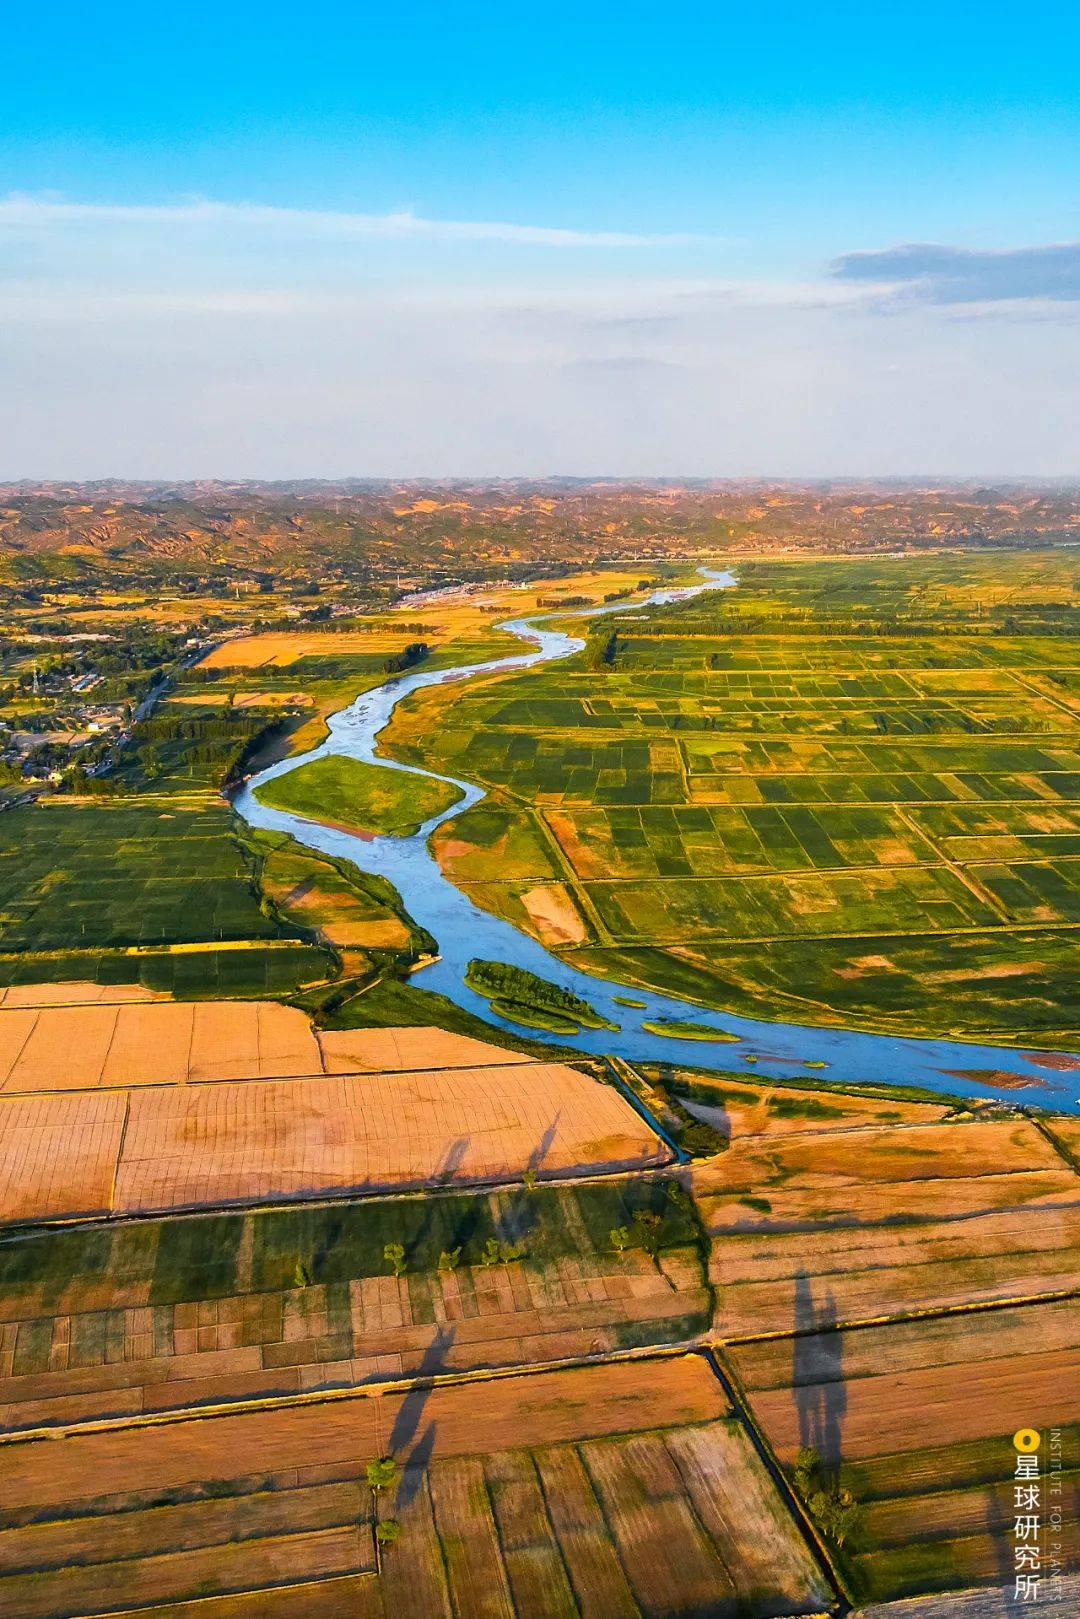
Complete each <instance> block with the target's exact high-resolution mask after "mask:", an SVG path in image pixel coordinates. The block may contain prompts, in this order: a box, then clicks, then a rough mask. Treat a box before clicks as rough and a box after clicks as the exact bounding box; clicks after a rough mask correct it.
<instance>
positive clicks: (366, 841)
mask: <svg viewBox="0 0 1080 1619" xmlns="http://www.w3.org/2000/svg"><path fill="white" fill-rule="evenodd" d="M701 572H702V573H703V574H704V575H705V576H706V577H705V579H704V581H703V582H702V583H701V584H698V585H691V586H688V587H686V588H684V589H681V590H660V591H655V592H654V593H653V594H652V595H651V596H648V597H644V598H642V599H641V600H639V601H633V602H625V603H619V604H618V605H617V606H607V607H598V608H597V607H594V608H586V609H584V610H582V611H581V612H578V613H574V614H572V615H571V614H566V613H561V614H558V615H549V616H552V617H554V616H558V617H559V618H560V619H562V620H565V619H566V618H567V617H570V616H573V617H580V618H588V617H595V616H597V615H598V614H601V613H610V614H615V613H619V612H627V611H633V610H634V609H636V608H641V607H643V606H650V605H656V604H659V603H663V602H666V601H674V600H680V599H683V598H684V597H686V596H690V595H696V594H699V593H700V592H703V591H707V590H722V589H727V588H730V587H731V586H733V585H735V584H736V580H735V578H734V577H733V576H732V575H731V574H730V573H723V572H716V571H715V570H712V569H702V570H701ZM498 627H499V628H500V629H502V630H506V631H508V632H509V633H511V634H513V635H516V636H518V637H519V638H520V640H522V641H523V642H525V643H526V645H527V646H528V648H529V650H527V651H524V652H522V653H520V654H518V655H516V656H513V655H511V656H508V657H504V658H496V659H493V660H491V661H489V662H487V663H477V664H465V665H462V666H461V667H459V668H455V669H449V670H447V669H440V670H437V671H435V670H427V671H424V670H421V671H420V672H418V673H414V674H406V675H402V676H395V677H393V678H392V679H390V680H388V681H386V682H385V684H383V685H381V686H378V687H376V688H375V689H374V690H372V691H367V692H364V693H363V694H362V695H361V696H360V697H358V698H357V699H356V701H355V702H353V703H350V705H349V706H348V707H347V708H344V709H341V710H340V711H339V712H338V713H337V714H334V715H332V716H331V718H330V720H329V722H328V724H329V731H330V734H329V736H328V737H327V738H326V740H325V741H324V742H322V743H321V744H320V745H319V746H318V747H317V748H313V749H312V750H311V751H310V752H308V753H304V754H298V755H296V756H295V757H293V758H289V759H283V760H281V761H280V762H279V763H278V764H275V765H271V766H269V768H268V769H266V770H263V771H261V772H260V773H259V774H258V775H256V776H253V777H252V778H251V779H250V780H249V781H248V782H247V783H246V784H245V785H244V787H243V788H242V789H241V790H240V792H239V793H238V794H237V795H236V798H235V799H234V801H233V802H234V808H235V809H236V811H237V813H238V814H240V815H242V816H243V817H244V819H245V820H246V821H248V822H249V823H250V825H252V826H255V827H263V828H266V829H267V830H270V831H274V832H287V833H289V834H290V835H291V836H292V837H294V838H295V839H296V841H297V842H298V843H302V844H305V845H307V846H308V847H309V848H312V849H317V850H320V851H321V852H323V853H325V854H329V855H335V856H338V857H341V858H344V859H346V860H351V861H352V862H353V863H354V864H355V865H356V866H358V867H359V868H360V869H361V871H366V872H372V873H376V874H377V875H378V876H380V877H385V878H387V879H388V880H389V881H390V882H392V883H393V885H394V887H395V888H396V889H397V891H398V893H399V894H400V895H401V897H402V900H403V901H404V904H405V907H406V909H407V910H408V912H409V914H410V916H412V917H413V919H414V920H415V921H416V922H417V923H418V924H419V925H420V926H421V927H423V928H425V929H426V930H427V932H428V933H430V934H431V935H432V937H433V938H434V939H436V940H437V941H438V949H439V958H438V960H437V961H435V962H433V963H432V964H431V965H430V966H427V967H424V968H423V969H421V970H420V971H419V972H418V973H417V974H416V975H415V976H414V977H413V978H412V980H411V982H412V983H413V985H414V986H415V987H416V988H417V989H429V990H435V991H438V993H439V994H441V995H445V996H447V998H448V999H450V1000H452V1001H455V1002H456V1003H457V1005H459V1006H461V1007H464V1008H465V1009H466V1010H467V1011H469V1012H472V1013H473V1014H474V1015H475V1016H477V1017H479V1018H482V1019H483V1020H484V1021H485V1022H487V1023H491V1024H495V1025H498V1026H500V1027H502V1028H506V1029H513V1030H515V1032H518V1033H527V1034H528V1035H529V1037H530V1038H531V1039H533V1040H538V1041H544V1042H547V1043H549V1044H551V1045H559V1046H563V1047H566V1046H573V1047H576V1048H577V1049H578V1050H580V1051H584V1052H589V1053H592V1054H597V1055H599V1054H601V1053H611V1054H613V1055H616V1056H620V1057H626V1058H629V1059H630V1060H631V1061H639V1062H670V1063H676V1064H680V1063H681V1064H683V1065H690V1066H693V1067H695V1068H703V1069H716V1070H722V1071H726V1072H729V1073H731V1074H732V1075H733V1076H735V1077H743V1078H746V1079H748V1080H752V1079H754V1078H755V1077H758V1078H761V1077H773V1078H787V1079H793V1078H796V1077H802V1078H804V1079H805V1081H806V1082H807V1083H812V1070H813V1071H816V1077H818V1078H820V1079H821V1080H824V1081H829V1082H832V1083H837V1082H841V1083H850V1082H852V1081H863V1082H867V1081H872V1082H874V1083H876V1084H896V1085H917V1086H920V1087H922V1088H923V1089H927V1090H933V1091H941V1092H946V1093H948V1094H950V1095H955V1096H979V1097H997V1098H999V1099H1001V1100H1008V1101H1012V1102H1022V1103H1024V1104H1026V1105H1033V1106H1036V1107H1054V1108H1058V1109H1062V1108H1071V1107H1074V1106H1076V1105H1077V1102H1078V1100H1080V1060H1078V1061H1077V1063H1076V1067H1075V1068H1070V1067H1069V1066H1068V1065H1067V1061H1068V1060H1067V1059H1064V1060H1063V1058H1062V1057H1061V1055H1060V1054H1053V1055H1051V1056H1049V1057H1043V1058H1042V1060H1040V1054H1039V1053H1037V1052H1036V1053H1029V1054H1025V1053H1023V1052H1020V1051H1017V1050H1014V1049H1012V1048H1009V1047H1000V1046H987V1045H978V1044H974V1043H969V1042H967V1041H963V1042H961V1041H953V1040H934V1039H902V1038H899V1037H898V1036H894V1035H886V1034H868V1033H864V1032H862V1031H861V1030H855V1029H825V1028H814V1027H810V1026H803V1025H801V1024H796V1023H769V1022H763V1021H759V1020H756V1019H751V1018H742V1017H734V1016H731V1015H729V1014H728V1013H723V1012H714V1011H709V1010H708V1009H706V1008H704V1007H702V1006H700V1005H696V1004H693V1003H690V1002H687V1001H681V1000H677V999H674V998H673V997H671V996H669V995H660V994H657V993H656V992H654V991H652V990H647V989H641V988H639V987H638V986H637V985H631V984H619V983H615V982H613V981H612V980H609V979H603V978H596V977H593V976H592V975H591V974H588V973H583V972H579V971H578V970H577V969H576V968H574V967H571V966H568V965H567V964H565V963H564V962H562V961H560V960H559V959H558V957H557V956H553V955H551V954H550V953H549V952H548V951H547V950H546V949H545V948H544V946H543V945H542V944H540V943H539V941H538V940H536V939H533V938H531V937H530V936H529V935H528V934H526V933H523V932H521V931H520V930H519V929H518V928H516V927H514V925H513V924H512V923H510V922H507V921H504V920H503V919H502V918H500V917H497V916H492V915H491V914H490V913H489V912H487V911H483V910H481V909H480V908H479V907H478V906H476V905H474V904H473V902H472V900H471V899H469V898H468V897H467V896H466V895H465V894H464V893H462V891H461V890H460V889H458V888H455V886H454V885H453V883H451V882H450V881H449V880H448V879H447V878H446V877H444V876H443V874H442V872H441V871H440V869H439V866H438V863H437V862H436V860H435V859H434V857H433V855H432V854H431V852H430V850H429V848H428V840H429V839H430V837H431V834H432V832H433V831H434V830H435V828H436V827H437V826H439V825H441V823H442V822H443V821H449V820H452V819H453V818H454V817H455V816H457V815H461V814H462V813H463V812H464V811H465V810H467V809H469V808H470V806H471V805H473V804H475V803H477V802H478V801H479V800H480V799H481V798H483V797H484V796H485V795H484V789H483V788H482V787H478V786H476V785H475V784H474V783H472V782H468V781H461V780H458V778H456V777H452V776H437V774H436V772H434V771H427V770H420V769H417V768H416V767H414V766H412V765H404V764H398V763H397V762H396V761H395V760H393V759H385V758H382V757H380V756H379V755H377V753H376V751H375V749H376V743H377V739H378V737H379V734H380V732H381V731H382V730H383V729H384V728H385V726H386V725H387V724H388V723H389V720H390V717H391V715H392V714H393V711H394V709H395V708H396V706H397V704H398V703H400V702H403V701H404V700H405V699H406V698H408V697H409V696H410V695H411V694H412V693H413V692H414V691H418V690H420V689H422V688H423V687H425V686H434V685H442V684H445V683H446V682H449V681H460V680H467V679H470V678H471V677H473V676H476V675H481V674H490V673H492V672H493V671H497V670H504V669H505V670H510V669H528V668H530V667H531V666H533V665H535V664H539V663H548V662H551V661H553V660H555V659H558V658H567V657H570V656H571V655H572V654H573V653H575V652H578V651H580V650H581V649H582V647H583V646H584V645H585V643H584V641H583V640H582V639H580V638H579V637H576V636H573V635H569V634H567V633H566V632H565V631H563V630H556V629H551V628H547V627H545V619H544V617H542V616H541V617H538V618H527V619H526V618H520V619H508V620H505V621H504V622H503V623H501V624H500V625H499V626H498ZM327 754H344V755H346V756H348V757H350V758H353V759H360V760H363V761H365V762H366V763H368V764H374V765H378V766H380V767H381V768H382V769H385V770H402V771H406V772H408V773H410V774H414V775H421V776H431V777H435V778H436V779H438V780H442V781H450V782H453V783H454V785H455V786H457V787H459V788H460V789H461V792H462V797H461V798H460V799H458V801H457V802H456V803H455V804H453V805H452V806H451V807H450V808H449V809H447V810H444V811H443V812H442V813H441V814H439V815H434V816H432V817H431V818H430V819H429V820H428V821H426V822H425V823H424V825H423V826H422V827H420V829H419V831H417V832H416V833H414V835H413V836H412V837H408V838H398V837H358V836H356V835H355V834H353V833H350V832H344V831H341V830H340V829H339V828H337V827H333V826H327V825H324V824H323V823H321V822H319V821H314V820H309V819H307V818H306V817H304V816H300V815H293V814H290V813H288V812H287V811H284V810H275V809H271V808H269V806H267V805H265V804H260V803H259V801H258V800H257V799H256V797H255V789H256V788H258V787H259V786H261V785H262V784H263V783H264V782H268V781H271V780H273V779H274V778H275V777H277V776H283V775H286V774H287V773H288V772H289V771H291V770H296V769H298V768H299V766H300V765H304V764H309V763H310V762H311V761H312V760H313V759H319V758H322V757H324V756H325V755H327ZM715 948H716V949H717V950H718V951H722V950H723V941H722V940H718V941H716V945H715ZM776 948H777V949H778V950H782V949H783V948H784V947H783V945H782V944H778V945H777V946H776ZM477 956H478V957H482V958H485V959H488V960H493V961H505V962H511V963H514V964H515V965H517V966H519V967H524V968H527V969H528V970H529V971H530V972H533V973H536V974H538V975H539V976H540V977H542V978H547V979H549V980H551V981H552V982H554V983H557V984H560V985H562V986H563V987H564V988H565V989H568V990H571V991H572V992H573V993H574V994H576V995H580V996H581V997H583V999H585V1000H587V1001H588V1002H589V1003H590V1004H591V1005H592V1006H593V1007H595V1009H596V1010H597V1011H598V1012H599V1013H601V1014H602V1016H603V1017H605V1018H607V1019H608V1020H609V1021H610V1022H611V1023H614V1024H616V1025H617V1026H618V1029H617V1032H614V1031H611V1030H607V1029H597V1030H591V1029H583V1030H582V1031H581V1032H580V1034H577V1035H573V1036H571V1035H564V1034H558V1035H557V1034H548V1033H547V1032H546V1031H544V1030H541V1029H535V1028H529V1029H528V1030H523V1029H521V1028H520V1027H519V1026H518V1025H516V1024H514V1023H511V1022H508V1021H507V1020H506V1019H505V1018H502V1017H500V1016H498V1014H497V1013H495V1012H494V1011H493V1010H492V1008H491V1006H490V1004H489V1002H488V1001H487V1000H485V999H484V998H483V997H482V996H480V995H477V994H476V993H475V991H473V990H471V989H470V988H469V987H468V985H467V984H466V983H465V972H466V969H467V967H468V964H469V961H470V960H471V959H472V958H473V957H477ZM619 997H623V998H629V999H632V1000H634V1001H638V1002H642V1003H644V1004H643V1005H641V1006H634V1007H628V1006H625V1005H623V1004H621V1003H620V1000H619ZM670 1019H675V1020H677V1021H679V1020H681V1021H686V1022H693V1023H695V1024H698V1025H701V1024H706V1025H708V1026H709V1027H711V1028H715V1029H716V1030H717V1031H718V1032H721V1033H723V1034H727V1035H729V1036H730V1035H735V1036H737V1037H738V1043H734V1042H731V1041H726V1040H725V1041H720V1042H717V1043H715V1044H714V1043H712V1042H710V1041H708V1040H688V1039H686V1038H679V1037H676V1036H670V1035H663V1034H656V1033H653V1032H651V1031H650V1030H648V1029H644V1028H642V1024H643V1023H644V1022H655V1021H657V1020H670ZM748 1057H749V1058H752V1059H754V1061H753V1062H752V1063H748V1062H747V1058H748Z"/></svg>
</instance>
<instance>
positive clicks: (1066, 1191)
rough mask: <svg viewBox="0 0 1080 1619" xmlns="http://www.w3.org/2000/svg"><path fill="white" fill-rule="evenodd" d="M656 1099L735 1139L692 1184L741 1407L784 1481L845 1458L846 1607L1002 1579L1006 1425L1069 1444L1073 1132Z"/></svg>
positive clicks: (919, 1114)
mask: <svg viewBox="0 0 1080 1619" xmlns="http://www.w3.org/2000/svg"><path fill="white" fill-rule="evenodd" d="M667 1082H668V1083H672V1084H673V1085H674V1088H675V1091H676V1093H677V1094H682V1095H683V1096H684V1098H687V1099H689V1100H690V1101H691V1105H692V1106H694V1107H695V1108H700V1109H701V1110H702V1116H703V1117H705V1118H707V1119H709V1120H710V1121H711V1122H712V1123H714V1125H715V1124H717V1123H718V1122H719V1121H720V1120H721V1119H722V1120H723V1121H724V1122H725V1124H726V1128H727V1129H728V1130H729V1131H730V1135H731V1141H732V1146H731V1148H730V1150H729V1151H728V1152H727V1153H726V1154H723V1155H721V1156H720V1157H719V1158H717V1159H714V1160H713V1161H712V1163H710V1164H709V1165H706V1166H702V1168H701V1169H700V1170H695V1172H694V1182H695V1188H694V1189H695V1201H696V1203H697V1206H698V1208H699V1210H700V1212H701V1215H702V1218H703V1220H704V1222H705V1224H706V1227H707V1229H708V1231H709V1233H710V1240H711V1244H712V1247H711V1260H710V1272H711V1275H712V1278H713V1283H714V1287H715V1288H716V1290H717V1312H716V1316H715V1331H716V1333H717V1334H718V1337H719V1339H720V1340H722V1343H723V1349H722V1358H723V1361H724V1363H725V1364H726V1366H727V1367H728V1368H730V1370H731V1371H732V1372H733V1374H734V1391H735V1397H736V1399H737V1401H738V1402H739V1403H740V1404H741V1405H742V1406H743V1407H744V1408H745V1409H746V1410H747V1412H748V1414H749V1416H750V1418H751V1420H752V1421H754V1422H755V1423H756V1424H758V1426H759V1428H760V1430H761V1432H762V1434H763V1436H764V1438H765V1440H766V1442H767V1443H768V1444H769V1446H770V1447H771V1449H772V1450H773V1451H774V1452H775V1453H776V1455H777V1456H778V1458H779V1460H780V1461H781V1463H783V1464H784V1465H788V1466H790V1464H791V1462H792V1460H793V1457H794V1455H795V1451H796V1449H797V1447H799V1446H800V1445H811V1446H813V1447H815V1449H817V1450H818V1452H819V1454H821V1455H823V1456H824V1458H825V1460H826V1463H827V1464H828V1465H835V1464H836V1463H837V1462H839V1464H840V1481H841V1484H842V1485H843V1486H844V1487H845V1488H847V1489H849V1490H850V1491H851V1492H852V1493H853V1495H854V1497H855V1499H856V1501H858V1502H859V1504H860V1505H859V1525H858V1529H857V1532H856V1533H855V1534H854V1535H853V1536H852V1540H851V1544H850V1547H847V1546H845V1549H844V1552H843V1555H842V1558H841V1563H842V1567H843V1570H844V1573H845V1577H846V1579H847V1581H848V1583H849V1587H850V1590H851V1593H852V1595H853V1596H854V1597H855V1599H856V1600H857V1601H869V1600H875V1599H881V1600H884V1599H886V1598H894V1597H897V1596H903V1595H904V1594H905V1593H907V1592H925V1591H934V1590H944V1589H951V1588H954V1587H956V1586H964V1585H987V1586H991V1585H995V1584H998V1583H1001V1582H1002V1581H1004V1579H1005V1578H1006V1574H1005V1573H1004V1572H1003V1571H1002V1568H1001V1566H1000V1562H999V1558H1000V1546H1001V1539H1002V1536H1003V1535H1005V1534H1006V1533H1007V1532H1008V1529H1009V1528H1010V1527H1011V1523H1012V1517H1013V1502H1012V1490H1011V1481H1010V1479H1009V1474H1010V1472H1011V1466H1012V1443H1011V1435H1012V1431H1013V1428H1014V1416H1015V1414H1016V1413H1019V1412H1022V1413H1023V1420H1024V1421H1025V1422H1030V1423H1031V1424H1032V1425H1033V1426H1036V1427H1042V1428H1044V1429H1047V1428H1049V1427H1050V1426H1059V1427H1063V1428H1064V1429H1065V1430H1066V1433H1067V1434H1068V1435H1073V1436H1074V1437H1073V1443H1074V1444H1075V1437H1080V1397H1078V1396H1077V1394H1076V1393H1075V1390H1076V1388H1078V1387H1080V1381H1078V1379H1077V1377H1076V1372H1077V1370H1078V1369H1080V1361H1078V1359H1077V1356H1078V1354H1080V1351H1078V1349H1077V1344H1076V1310H1077V1302H1078V1300H1080V1271H1078V1270H1077V1266H1076V1254H1077V1253H1078V1252H1080V1240H1078V1239H1080V1195H1078V1193H1080V1187H1078V1181H1077V1175H1076V1171H1075V1166H1074V1164H1073V1163H1072V1162H1071V1160H1070V1157H1069V1147H1068V1141H1067V1140H1065V1141H1063V1142H1059V1141H1058V1137H1057V1127H1058V1126H1059V1124H1060V1126H1061V1127H1062V1128H1063V1129H1064V1130H1065V1131H1066V1132H1067V1131H1068V1130H1069V1128H1070V1127H1071V1124H1072V1121H1071V1120H1061V1121H1058V1120H1057V1119H1053V1120H1051V1122H1050V1124H1049V1125H1048V1126H1047V1127H1046V1128H1045V1129H1041V1128H1039V1126H1038V1125H1036V1124H1035V1123H1034V1122H1033V1121H1031V1120H1028V1119H1026V1118H1022V1117H1017V1118H1013V1119H997V1120H989V1119H977V1118H975V1119H972V1118H971V1117H970V1116H967V1117H965V1116H963V1115H962V1114H961V1115H959V1116H953V1117H950V1116H949V1109H948V1105H947V1104H944V1105H938V1104H929V1103H912V1102H903V1101H893V1100H891V1099H889V1098H887V1097H881V1098H872V1097H868V1096H848V1095H844V1094H841V1093H836V1092H829V1091H822V1092H817V1093H815V1092H814V1091H813V1090H811V1089H809V1088H808V1087H806V1088H796V1089H789V1088H787V1087H776V1086H770V1085H768V1084H765V1085H760V1084H759V1085H752V1084H743V1083H741V1082H739V1081H734V1080H731V1079H728V1078H727V1077H723V1078H718V1077H716V1076H706V1075H702V1074H691V1073H682V1074H676V1075H675V1076H673V1077H672V1078H671V1079H669V1080H668V1081H667ZM710 1098H711V1101H710ZM1040 1122H1041V1121H1040ZM1066 1390H1068V1392H1067V1393H1066ZM1070 1425H1071V1426H1070ZM999 1430H1000V1431H999ZM1075 1482H1076V1480H1075V1479H1067V1480H1066V1489H1067V1490H1068V1489H1069V1488H1071V1487H1073V1485H1074V1484H1075ZM1070 1533H1071V1531H1070ZM1074 1549H1075V1550H1080V1546H1078V1547H1076V1548H1074ZM975 1611H979V1610H978V1609H976V1610H975Z"/></svg>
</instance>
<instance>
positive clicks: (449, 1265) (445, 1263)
mask: <svg viewBox="0 0 1080 1619" xmlns="http://www.w3.org/2000/svg"><path fill="white" fill-rule="evenodd" d="M460 1258H461V1249H460V1248H450V1249H446V1248H444V1249H443V1251H442V1253H441V1254H440V1255H439V1269H440V1270H456V1269H457V1267H458V1261H459V1260H460Z"/></svg>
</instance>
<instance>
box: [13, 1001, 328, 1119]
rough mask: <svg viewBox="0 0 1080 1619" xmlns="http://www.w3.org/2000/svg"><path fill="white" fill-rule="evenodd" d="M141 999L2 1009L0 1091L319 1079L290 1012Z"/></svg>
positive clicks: (312, 1053) (314, 1058) (301, 1024)
mask: <svg viewBox="0 0 1080 1619" xmlns="http://www.w3.org/2000/svg"><path fill="white" fill-rule="evenodd" d="M8 993H9V995H10V994H12V993H13V991H9V992H8ZM130 998H131V999H134V997H130ZM144 1000H145V1002H146V1004H140V1003H136V1004H132V1005H125V1004H123V1003H122V1001H121V999H120V997H115V998H108V999H105V1000H103V1002H102V1003H101V1004H92V1005H47V1004H46V1005H41V1006H37V1007H30V1006H24V1007H22V1008H15V1009H12V1010H7V1009H5V1010H4V1011H0V1091H3V1092H5V1093H6V1094H7V1095H9V1096H10V1095H12V1094H13V1093H14V1092H33V1091H58V1090H89V1089H94V1088H98V1087H100V1088H104V1089H111V1088H119V1087H124V1086H129V1085H176V1084H184V1083H185V1082H195V1081H199V1080H219V1079H239V1078H246V1077H248V1076H251V1077H259V1078H277V1077H280V1076H284V1075H295V1074H319V1073H321V1072H322V1062H321V1059H320V1056H319V1047H318V1044H317V1043H316V1040H315V1037H314V1035H313V1033H312V1030H311V1026H310V1024H309V1022H308V1019H307V1018H306V1017H305V1015H304V1013H303V1012H298V1011H296V1010H294V1009H293V1008H292V1007H287V1006H279V1005H278V1004H277V1003H276V1002H274V1001H172V1000H167V999H163V998H156V999H152V1000H151V999H150V998H149V997H144ZM6 1005H7V1007H12V1003H11V1002H10V1001H9V1002H7V1003H6Z"/></svg>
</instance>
